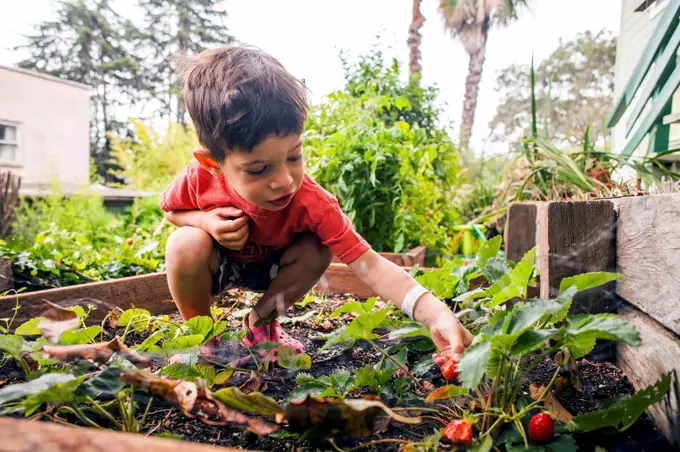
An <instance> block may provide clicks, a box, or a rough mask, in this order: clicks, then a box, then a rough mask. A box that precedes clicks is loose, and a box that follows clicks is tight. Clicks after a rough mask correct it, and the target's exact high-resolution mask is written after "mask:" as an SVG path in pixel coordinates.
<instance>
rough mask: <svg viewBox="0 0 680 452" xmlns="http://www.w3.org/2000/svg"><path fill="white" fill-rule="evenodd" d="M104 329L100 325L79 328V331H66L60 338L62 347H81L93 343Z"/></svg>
mask: <svg viewBox="0 0 680 452" xmlns="http://www.w3.org/2000/svg"><path fill="white" fill-rule="evenodd" d="M101 332H102V328H101V327H100V326H99V325H93V326H88V327H87V328H79V329H77V330H67V331H64V332H63V333H62V334H61V336H60V337H59V344H60V345H80V344H88V343H90V342H92V341H93V340H94V339H95V338H96V337H97V336H98V335H99V334H100V333H101Z"/></svg>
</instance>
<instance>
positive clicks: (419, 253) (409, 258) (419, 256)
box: [333, 246, 427, 267]
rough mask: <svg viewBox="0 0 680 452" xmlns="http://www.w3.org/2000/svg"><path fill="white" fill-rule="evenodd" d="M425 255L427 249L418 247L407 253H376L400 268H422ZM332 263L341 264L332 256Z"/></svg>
mask: <svg viewBox="0 0 680 452" xmlns="http://www.w3.org/2000/svg"><path fill="white" fill-rule="evenodd" d="M426 253H427V248H426V247H424V246H418V247H416V248H413V249H412V250H410V251H408V252H407V253H387V252H381V253H378V254H380V255H381V256H382V257H384V258H385V259H387V260H388V261H390V262H394V263H395V264H397V265H399V266H401V267H413V266H415V265H419V266H420V267H422V266H423V265H425V254H426ZM333 263H334V264H339V263H341V262H340V260H339V259H338V258H337V257H336V256H333Z"/></svg>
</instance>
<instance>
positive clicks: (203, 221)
mask: <svg viewBox="0 0 680 452" xmlns="http://www.w3.org/2000/svg"><path fill="white" fill-rule="evenodd" d="M165 219H166V220H168V221H169V222H170V223H172V224H174V225H175V226H180V227H181V226H193V227H195V228H199V229H203V230H204V231H205V232H207V233H208V234H210V235H211V236H212V237H213V238H214V239H215V240H217V241H218V242H219V243H220V244H221V245H222V246H223V247H225V248H227V249H231V250H240V249H241V248H243V246H244V245H245V244H246V242H247V241H248V217H247V216H245V215H243V212H242V211H241V210H239V209H237V208H236V207H218V208H216V209H212V210H208V211H205V212H204V211H201V210H173V211H170V212H166V213H165Z"/></svg>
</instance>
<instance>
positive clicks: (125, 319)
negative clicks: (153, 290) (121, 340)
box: [118, 308, 151, 329]
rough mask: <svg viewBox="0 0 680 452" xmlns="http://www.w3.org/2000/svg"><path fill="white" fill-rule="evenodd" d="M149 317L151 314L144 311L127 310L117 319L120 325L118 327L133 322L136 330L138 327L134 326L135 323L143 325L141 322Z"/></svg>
mask: <svg viewBox="0 0 680 452" xmlns="http://www.w3.org/2000/svg"><path fill="white" fill-rule="evenodd" d="M150 317H151V313H150V312H149V311H147V310H146V309H137V308H133V309H128V310H126V311H125V312H123V313H122V314H121V315H120V317H119V318H118V323H120V326H128V325H130V323H131V322H135V325H133V326H135V328H134V329H138V328H140V327H141V326H140V327H138V326H136V322H138V321H139V323H140V325H144V322H142V320H144V319H148V318H150Z"/></svg>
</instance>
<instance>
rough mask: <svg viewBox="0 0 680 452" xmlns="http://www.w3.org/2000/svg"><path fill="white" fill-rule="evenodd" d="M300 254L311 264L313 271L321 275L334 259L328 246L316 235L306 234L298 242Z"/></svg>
mask: <svg viewBox="0 0 680 452" xmlns="http://www.w3.org/2000/svg"><path fill="white" fill-rule="evenodd" d="M298 245H299V246H300V250H299V254H298V255H299V256H300V257H301V258H302V259H304V261H305V262H307V263H308V264H309V266H310V267H311V270H312V271H316V272H318V274H319V275H321V274H323V272H325V271H326V269H327V268H328V266H329V265H330V264H331V260H333V254H332V253H331V250H330V249H329V248H328V247H327V246H323V245H322V244H321V241H320V240H319V238H318V237H317V236H316V235H311V234H310V235H306V236H304V237H303V238H302V239H300V241H299V242H298Z"/></svg>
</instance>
